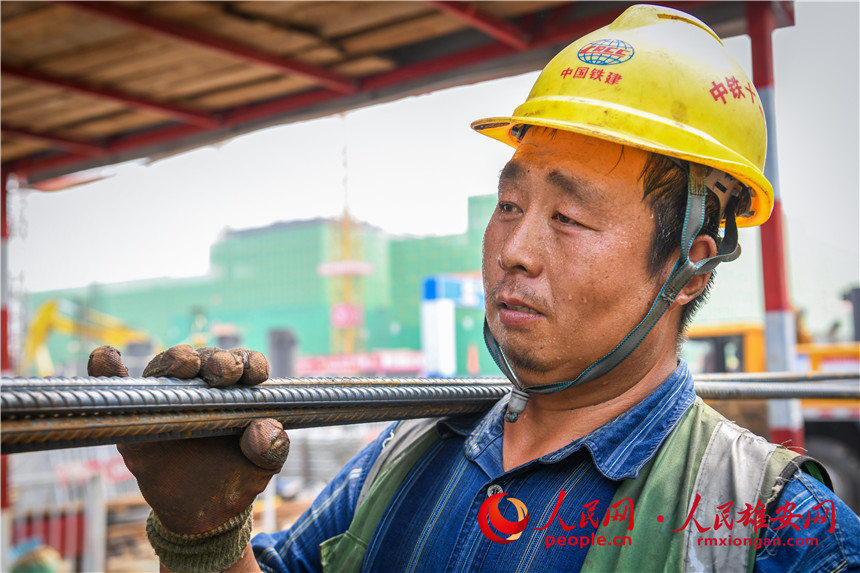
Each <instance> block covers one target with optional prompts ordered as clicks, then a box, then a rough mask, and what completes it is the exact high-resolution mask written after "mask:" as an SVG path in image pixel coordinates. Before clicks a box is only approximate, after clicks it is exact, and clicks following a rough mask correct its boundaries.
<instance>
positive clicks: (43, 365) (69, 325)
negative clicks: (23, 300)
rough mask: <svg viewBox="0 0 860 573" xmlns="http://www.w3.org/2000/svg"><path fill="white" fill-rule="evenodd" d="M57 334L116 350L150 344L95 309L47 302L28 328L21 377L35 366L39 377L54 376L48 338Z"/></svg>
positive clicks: (137, 332) (42, 305)
mask: <svg viewBox="0 0 860 573" xmlns="http://www.w3.org/2000/svg"><path fill="white" fill-rule="evenodd" d="M54 332H57V333H62V334H68V335H71V336H74V337H76V338H78V339H82V340H92V341H95V342H99V343H100V344H109V345H111V346H115V347H117V348H124V347H126V346H127V345H128V344H130V343H134V342H140V343H143V342H147V341H148V340H149V336H147V335H146V334H145V333H143V332H140V331H137V330H134V329H131V328H129V327H128V326H126V325H125V324H123V322H122V321H121V320H119V319H118V318H115V317H113V316H110V315H107V314H104V313H101V312H98V311H95V310H92V309H79V308H77V305H75V303H73V302H71V301H67V300H56V299H50V300H46V301H45V302H43V303H42V304H41V305H40V306H39V308H38V309H37V310H36V313H35V314H34V315H33V319H32V320H31V321H30V324H29V325H28V327H27V337H26V339H25V340H24V357H23V360H22V362H21V367H20V372H19V373H20V374H22V375H27V374H28V373H29V372H30V369H31V368H32V366H33V365H34V364H35V366H36V374H37V375H38V376H41V377H45V376H53V375H54V363H53V361H52V360H51V355H50V353H49V352H48V345H47V341H48V337H49V336H50V335H51V334H52V333H54Z"/></svg>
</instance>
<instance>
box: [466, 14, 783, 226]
mask: <svg viewBox="0 0 860 573" xmlns="http://www.w3.org/2000/svg"><path fill="white" fill-rule="evenodd" d="M526 125H535V126H543V127H550V128H555V129H563V130H566V131H573V132H576V133H581V134H584V135H589V136H593V137H598V138H601V139H607V140H609V141H614V142H616V143H620V144H622V145H629V146H632V147H638V148H641V149H645V150H647V151H652V152H655V153H659V154H662V155H667V156H670V157H675V158H678V159H682V160H686V161H690V162H693V163H698V164H701V165H706V166H709V167H712V168H715V169H718V170H720V171H723V172H725V173H727V174H729V175H731V176H733V177H734V178H736V179H737V180H738V181H740V182H741V183H742V184H743V185H745V186H747V187H749V189H750V194H751V197H750V204H749V205H748V206H747V205H744V206H743V207H744V208H742V209H741V211H742V212H740V213H738V215H737V216H736V220H737V224H738V226H741V227H751V226H755V225H760V224H762V223H764V222H765V221H766V220H767V218H768V217H769V216H770V212H771V210H772V209H773V187H772V186H771V184H770V183H769V182H768V180H767V179H766V178H765V176H764V173H763V168H764V160H765V151H766V148H767V131H766V128H765V120H764V110H763V109H762V106H761V101H760V99H759V96H758V93H757V92H756V90H755V88H754V87H753V83H752V81H751V80H750V79H749V77H748V76H747V75H746V73H745V72H744V71H743V69H742V68H741V66H740V65H739V64H738V63H737V62H736V61H735V60H734V59H733V58H732V57H731V56H730V55H729V53H728V51H727V50H726V48H725V46H723V43H722V42H721V41H720V39H719V37H718V36H717V35H716V34H715V33H714V31H713V30H711V29H710V28H709V27H708V26H707V25H706V24H705V23H703V22H702V21H701V20H699V19H697V18H694V17H693V16H690V15H689V14H685V13H683V12H679V11H677V10H672V9H671V8H664V7H660V6H648V5H637V6H632V7H630V8H628V9H627V10H625V11H624V13H623V14H621V15H620V16H619V17H618V18H617V19H616V20H615V21H614V22H612V23H611V24H609V25H608V26H606V27H603V28H600V29H599V30H596V31H594V32H592V33H591V34H588V35H586V36H584V37H582V38H580V39H579V40H577V41H575V42H574V43H572V44H571V45H569V46H568V47H567V48H565V49H564V50H562V51H561V52H560V53H559V54H558V55H557V56H556V57H555V58H553V59H552V61H551V62H550V63H549V64H547V66H546V67H545V68H544V69H543V71H542V72H541V74H540V76H539V77H538V79H537V82H535V85H534V87H533V88H532V90H531V93H529V96H528V99H527V100H526V102H525V103H524V104H522V105H521V106H519V107H517V109H516V110H514V114H513V116H511V117H492V118H487V119H480V120H478V121H475V122H473V123H472V127H473V128H474V129H475V130H477V131H479V132H481V133H484V134H486V135H489V136H490V137H493V138H495V139H498V140H499V141H502V142H504V143H507V144H508V145H511V146H513V147H516V146H517V145H518V144H519V141H520V138H521V137H522V134H523V130H522V126H526Z"/></svg>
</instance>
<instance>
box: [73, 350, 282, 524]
mask: <svg viewBox="0 0 860 573" xmlns="http://www.w3.org/2000/svg"><path fill="white" fill-rule="evenodd" d="M87 371H88V373H89V375H90V376H128V372H127V370H126V368H125V366H124V365H123V364H122V360H121V358H120V354H119V351H117V350H116V349H115V348H112V347H110V346H101V347H99V348H96V349H95V350H94V351H93V352H92V354H90V359H89V362H88V364H87ZM143 375H144V376H147V377H160V376H165V377H173V378H182V379H188V378H195V377H200V378H203V379H204V380H205V381H206V382H207V383H208V384H209V385H210V386H229V385H231V384H234V383H239V384H259V383H260V382H263V381H265V380H266V379H267V378H268V377H269V363H268V361H267V360H266V358H265V356H263V355H262V354H260V353H259V352H254V351H252V350H244V349H238V350H231V351H224V350H221V349H218V348H200V349H197V350H195V349H194V348H192V347H191V346H188V345H185V344H183V345H179V346H174V347H172V348H170V349H168V350H166V351H165V352H162V353H161V354H159V355H158V356H156V357H155V358H153V359H152V360H151V361H150V363H149V364H148V365H147V367H146V368H145V369H144V371H143ZM117 449H118V450H119V452H120V454H122V457H123V459H124V461H125V464H126V466H128V469H129V470H130V471H131V473H132V474H134V476H135V477H136V478H137V482H138V484H139V485H140V491H141V493H143V497H144V498H145V499H146V501H147V503H149V505H150V506H151V507H152V509H153V511H155V514H156V515H157V516H158V518H159V520H160V521H161V523H162V524H163V525H164V526H165V527H166V528H167V529H169V530H170V531H173V532H175V533H179V534H191V533H201V532H204V531H209V530H211V529H214V528H215V527H218V526H219V525H221V524H223V523H224V522H226V521H227V520H228V519H230V518H231V517H233V516H235V515H238V514H239V513H241V512H242V511H243V510H245V509H246V508H247V507H248V506H249V505H250V504H251V503H252V502H253V501H254V498H255V497H256V496H257V494H259V493H260V492H262V491H263V490H264V489H265V488H266V485H267V484H268V482H269V480H270V479H271V477H272V476H273V475H274V474H276V473H278V472H279V471H280V470H281V466H283V464H284V461H286V459H287V454H288V453H289V449H290V441H289V438H288V437H287V434H286V433H285V432H284V429H283V427H282V426H281V424H280V422H278V421H277V420H273V419H261V420H255V421H253V422H251V424H249V425H248V427H247V428H246V429H245V432H244V433H243V434H242V436H241V437H240V436H221V437H213V438H195V439H188V440H168V441H159V442H148V443H140V444H125V445H119V446H117Z"/></svg>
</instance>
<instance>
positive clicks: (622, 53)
mask: <svg viewBox="0 0 860 573" xmlns="http://www.w3.org/2000/svg"><path fill="white" fill-rule="evenodd" d="M634 53H635V50H634V49H633V46H631V45H630V44H628V43H627V42H625V41H623V40H611V39H609V38H606V39H604V40H597V41H596V42H591V43H590V44H586V45H585V46H583V47H582V48H580V49H579V52H577V53H576V55H577V56H578V57H579V59H580V60H582V61H583V62H585V63H586V64H592V65H595V66H611V65H613V64H622V63H624V62H626V61H627V60H629V59H630V58H632V57H633V54H634Z"/></svg>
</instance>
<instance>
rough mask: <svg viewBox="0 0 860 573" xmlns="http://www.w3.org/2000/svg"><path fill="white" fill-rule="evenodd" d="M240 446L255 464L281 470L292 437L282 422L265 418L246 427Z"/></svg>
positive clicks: (274, 470)
mask: <svg viewBox="0 0 860 573" xmlns="http://www.w3.org/2000/svg"><path fill="white" fill-rule="evenodd" d="M239 447H240V448H241V449H242V453H243V454H245V457H246V458H248V459H249V460H250V461H251V463H253V464H254V465H255V466H257V467H260V468H262V469H264V470H271V471H272V472H279V471H281V467H283V465H284V462H286V461H287V455H289V453H290V438H289V437H288V436H287V433H286V432H285V431H284V427H283V426H282V425H281V423H280V422H278V421H277V420H273V419H272V418H265V419H260V420H254V421H253V422H251V423H250V424H249V425H248V427H247V428H245V433H243V434H242V439H241V440H240V442H239Z"/></svg>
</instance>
